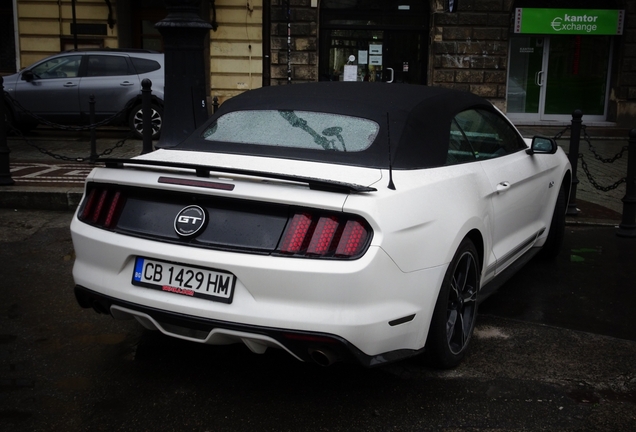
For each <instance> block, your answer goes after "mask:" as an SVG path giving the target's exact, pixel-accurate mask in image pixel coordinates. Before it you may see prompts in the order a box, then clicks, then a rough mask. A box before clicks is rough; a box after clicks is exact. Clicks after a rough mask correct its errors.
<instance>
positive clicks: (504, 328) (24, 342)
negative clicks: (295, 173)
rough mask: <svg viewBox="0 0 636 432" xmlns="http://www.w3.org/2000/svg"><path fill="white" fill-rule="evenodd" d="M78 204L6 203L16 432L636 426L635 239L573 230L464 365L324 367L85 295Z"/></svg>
mask: <svg viewBox="0 0 636 432" xmlns="http://www.w3.org/2000/svg"><path fill="white" fill-rule="evenodd" d="M70 219H71V215H70V213H56V212H37V211H13V210H3V209H2V210H0V245H1V248H0V262H2V267H1V272H0V281H1V282H0V286H1V290H2V291H1V292H2V297H1V298H2V301H1V302H0V430H2V431H5V430H6V431H255V430H257V431H477V430H480V431H544V430H549V431H552V430H560V431H593V430H599V431H633V430H636V406H635V405H636V361H635V360H636V335H635V334H634V331H635V329H636V325H635V323H636V321H635V320H636V318H635V317H634V316H635V315H636V314H634V313H633V312H632V310H633V305H634V304H635V303H634V300H635V299H634V294H633V293H631V291H632V290H633V280H634V275H635V273H636V272H635V270H634V269H633V267H629V266H630V265H632V266H633V263H634V262H636V261H635V260H634V254H635V250H636V247H635V246H636V240H632V239H618V238H617V237H616V236H615V235H614V232H613V228H611V227H610V228H607V227H603V228H598V227H596V228H589V227H569V229H568V235H567V237H566V249H565V251H564V254H563V255H562V256H561V257H560V258H559V259H558V260H556V261H555V262H549V263H545V262H539V261H536V262H535V261H533V262H531V263H530V264H529V266H527V267H526V268H525V269H524V270H523V271H522V272H521V273H519V274H518V275H517V276H516V277H515V278H513V279H511V280H510V281H509V282H508V283H507V284H506V285H505V286H504V287H503V288H502V289H501V290H500V291H499V292H498V293H497V294H495V295H494V296H493V297H491V298H490V299H488V300H487V301H486V302H484V304H483V305H482V310H481V312H482V315H481V316H480V318H479V321H478V325H477V328H476V333H475V339H474V345H473V347H472V350H471V352H470V353H469V355H468V358H467V359H466V361H465V362H464V363H463V364H462V365H461V366H460V367H459V368H457V369H455V370H452V371H443V372H440V371H435V370H431V369H427V368H426V367H424V366H423V365H422V364H421V362H420V360H419V359H418V358H414V359H410V360H406V361H403V362H399V363H394V364H391V365H388V366H384V367H380V368H376V369H363V368H360V367H358V366H355V365H345V364H336V365H334V366H332V367H330V368H320V367H318V366H315V365H312V364H304V363H301V362H298V361H296V360H294V359H293V358H291V357H290V356H288V355H287V354H285V353H284V352H282V351H277V350H268V351H267V352H266V353H265V354H263V355H256V354H253V353H251V352H249V351H248V350H247V349H246V348H245V347H243V346H238V345H233V346H220V347H212V346H203V345H198V344H193V343H187V342H183V341H179V340H175V339H169V338H166V337H163V336H162V335H160V334H157V333H155V332H149V331H145V330H143V329H141V327H140V326H138V325H137V324H136V323H135V322H133V321H119V322H118V321H114V320H113V319H111V318H110V317H108V316H104V315H97V314H96V313H95V312H93V311H92V310H83V309H80V308H79V306H77V304H76V302H75V299H74V298H73V293H72V287H73V282H72V277H71V268H72V264H73V259H74V257H73V247H72V244H71V240H70V234H69V230H68V225H69V222H70Z"/></svg>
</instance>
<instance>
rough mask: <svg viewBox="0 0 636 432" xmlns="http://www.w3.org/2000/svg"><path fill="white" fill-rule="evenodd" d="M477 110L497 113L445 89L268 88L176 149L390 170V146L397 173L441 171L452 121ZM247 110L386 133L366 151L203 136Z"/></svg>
mask: <svg viewBox="0 0 636 432" xmlns="http://www.w3.org/2000/svg"><path fill="white" fill-rule="evenodd" d="M474 107H480V108H484V109H487V110H494V108H493V106H492V104H491V103H490V102H488V101H487V100H485V99H483V98H481V97H479V96H476V95H474V94H472V93H467V92H460V91H455V90H449V89H445V88H441V87H427V86H418V85H409V84H387V83H369V82H318V83H307V84H293V85H282V86H272V87H263V88H260V89H257V90H250V91H248V92H245V93H243V94H241V95H239V96H236V97H233V98H232V99H229V100H228V101H226V102H225V103H223V105H222V106H221V107H220V109H219V110H218V111H217V113H216V114H215V115H214V116H212V117H211V118H210V120H209V121H208V122H206V124H205V125H204V126H203V127H201V128H200V129H199V130H197V131H195V132H194V134H193V135H192V136H190V137H189V138H188V139H186V140H185V141H184V142H183V143H181V144H179V145H178V146H176V147H175V150H196V151H218V152H223V153H237V154H250V155H258V156H274V157H283V158H290V159H302V160H315V161H322V162H331V163H339V164H346V165H356V166H367V167H377V168H388V166H389V147H390V153H391V159H392V164H393V168H395V169H415V168H428V167H435V166H441V165H444V163H445V161H446V156H447V152H448V144H449V137H450V125H451V120H452V119H453V117H455V115H457V114H458V113H459V112H461V111H464V110H466V109H468V108H474ZM243 110H298V111H316V112H327V113H335V114H342V115H349V116H355V117H363V118H367V119H371V120H373V121H375V122H376V123H378V125H379V126H380V131H379V133H378V136H377V138H376V140H375V141H374V142H373V144H372V145H371V146H370V147H369V148H368V149H366V150H364V151H361V152H336V151H324V150H322V149H320V150H311V149H299V148H289V147H268V146H263V145H248V144H232V143H222V142H212V141H206V140H204V139H203V138H201V134H202V132H203V131H204V130H205V129H207V128H208V127H209V126H210V125H211V124H212V123H213V122H214V121H215V120H216V119H217V118H218V117H219V116H222V115H223V114H225V113H228V112H231V111H243ZM387 115H388V119H389V121H387ZM387 126H389V127H390V130H388V128H387ZM389 136H390V145H389Z"/></svg>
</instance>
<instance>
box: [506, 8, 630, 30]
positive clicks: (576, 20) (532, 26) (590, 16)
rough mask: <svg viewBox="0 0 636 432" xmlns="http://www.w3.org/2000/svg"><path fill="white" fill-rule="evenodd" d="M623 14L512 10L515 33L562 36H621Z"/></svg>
mask: <svg viewBox="0 0 636 432" xmlns="http://www.w3.org/2000/svg"><path fill="white" fill-rule="evenodd" d="M624 22H625V11H624V10H615V9H535V8H518V9H516V10H515V28H514V32H515V33H531V34H563V35H620V34H623V23H624Z"/></svg>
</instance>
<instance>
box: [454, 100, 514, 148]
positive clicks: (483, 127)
mask: <svg viewBox="0 0 636 432" xmlns="http://www.w3.org/2000/svg"><path fill="white" fill-rule="evenodd" d="M455 121H456V122H457V124H458V125H459V127H460V128H461V130H462V131H463V133H464V136H465V137H466V139H467V140H468V142H469V144H470V147H472V150H473V152H474V153H475V157H476V158H477V159H492V158H496V157H499V156H504V155H507V154H511V153H515V152H518V151H520V150H524V149H526V145H525V143H524V142H523V139H522V138H521V137H520V136H519V134H518V133H517V132H516V131H515V130H514V129H513V128H512V126H510V124H509V123H508V122H507V121H506V120H504V119H503V118H502V117H501V116H499V115H497V114H495V113H493V112H490V111H485V110H475V109H471V110H466V111H463V112H461V113H459V114H457V116H456V117H455ZM451 133H452V132H451Z"/></svg>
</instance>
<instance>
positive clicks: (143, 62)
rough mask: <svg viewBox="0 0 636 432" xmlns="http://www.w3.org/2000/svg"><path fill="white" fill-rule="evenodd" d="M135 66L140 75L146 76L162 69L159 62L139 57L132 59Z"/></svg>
mask: <svg viewBox="0 0 636 432" xmlns="http://www.w3.org/2000/svg"><path fill="white" fill-rule="evenodd" d="M130 60H131V61H132V64H133V66H134V67H135V70H136V71H137V73H138V74H145V73H148V72H153V71H156V70H159V69H161V65H160V64H159V62H156V61H154V60H148V59H143V58H138V57H131V58H130Z"/></svg>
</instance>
